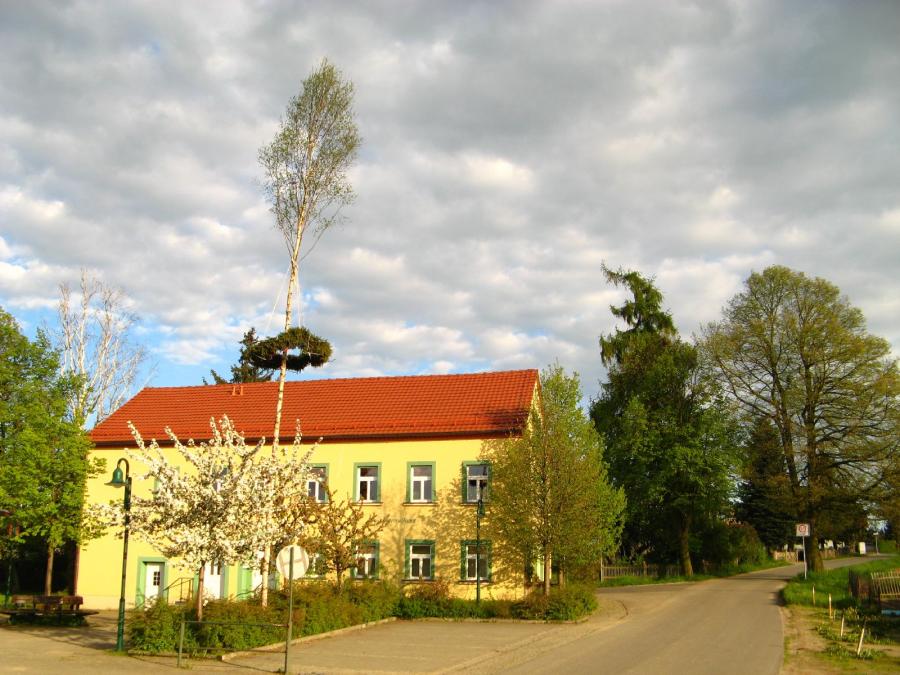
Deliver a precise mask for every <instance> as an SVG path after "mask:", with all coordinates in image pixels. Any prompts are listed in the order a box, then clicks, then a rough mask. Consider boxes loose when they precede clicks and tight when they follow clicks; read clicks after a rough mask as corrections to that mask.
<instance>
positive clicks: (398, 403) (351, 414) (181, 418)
mask: <svg viewBox="0 0 900 675" xmlns="http://www.w3.org/2000/svg"><path fill="white" fill-rule="evenodd" d="M537 384H538V372H537V371H536V370H511V371H505V372H491V373H475V374H468V375H416V376H406V377H365V378H352V379H336V380H304V381H297V382H287V383H285V390H284V411H283V414H282V422H281V438H282V440H283V441H285V442H289V441H290V440H292V439H293V437H294V428H295V424H296V420H298V419H299V420H300V423H301V426H302V430H303V436H304V438H306V439H309V440H314V439H318V438H319V437H324V439H325V440H326V441H329V440H365V439H387V438H391V439H393V438H411V437H434V436H470V437H472V436H474V437H496V436H505V435H508V434H509V433H517V432H520V431H521V429H522V427H523V425H524V423H525V420H526V418H527V416H528V412H529V410H530V408H531V402H532V398H533V397H534V394H535V390H536V387H537ZM277 396H278V383H277V382H261V383H255V384H244V385H240V384H237V385H231V384H227V385H210V386H198V387H147V388H146V389H142V390H141V391H140V392H138V394H137V395H136V396H135V397H134V398H132V399H131V400H130V401H128V402H127V403H126V404H125V405H123V406H122V407H121V408H119V409H118V410H117V411H116V412H114V413H113V414H112V415H110V416H109V417H108V418H106V419H105V420H104V421H103V422H101V423H100V424H98V425H97V426H96V427H95V428H94V430H93V431H92V432H91V439H92V440H93V441H94V444H95V445H97V446H110V445H116V446H119V447H121V446H122V444H129V445H130V444H131V442H132V438H131V433H130V431H129V430H128V422H129V421H131V422H133V423H134V425H135V427H137V429H138V431H139V432H140V433H141V436H143V437H144V439H145V440H149V439H151V438H155V439H157V440H158V441H159V442H160V443H163V442H164V441H165V440H166V439H167V436H166V433H165V428H166V427H167V426H168V427H170V428H171V429H172V431H173V432H175V434H176V436H177V437H178V438H179V439H181V440H183V441H186V440H187V439H189V438H193V439H194V440H197V441H200V440H206V439H207V438H209V421H210V418H212V417H215V418H216V419H219V418H221V417H222V415H228V417H229V418H230V419H231V420H232V421H233V422H234V424H235V427H236V428H237V430H238V431H240V432H242V433H243V434H244V435H245V436H246V437H247V440H248V441H249V440H256V439H258V438H260V437H263V436H265V437H266V438H270V437H271V435H272V431H273V429H274V425H275V402H276V399H277Z"/></svg>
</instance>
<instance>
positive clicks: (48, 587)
mask: <svg viewBox="0 0 900 675" xmlns="http://www.w3.org/2000/svg"><path fill="white" fill-rule="evenodd" d="M54 553H55V551H54V550H53V546H52V545H49V546H47V572H46V573H45V574H44V595H50V594H51V593H53V557H54Z"/></svg>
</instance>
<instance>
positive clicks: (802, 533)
mask: <svg viewBox="0 0 900 675" xmlns="http://www.w3.org/2000/svg"><path fill="white" fill-rule="evenodd" d="M797 536H798V537H808V536H809V523H797Z"/></svg>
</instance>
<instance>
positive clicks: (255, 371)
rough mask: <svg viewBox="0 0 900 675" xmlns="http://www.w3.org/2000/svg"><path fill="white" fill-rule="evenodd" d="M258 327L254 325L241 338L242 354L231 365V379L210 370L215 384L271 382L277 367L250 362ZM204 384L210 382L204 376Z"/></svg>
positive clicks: (256, 341)
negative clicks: (261, 365) (266, 366)
mask: <svg viewBox="0 0 900 675" xmlns="http://www.w3.org/2000/svg"><path fill="white" fill-rule="evenodd" d="M258 342H259V338H257V337H256V329H255V328H253V327H252V326H251V327H250V330H248V331H247V332H246V333H244V337H243V338H241V342H240V345H241V355H240V356H239V357H238V362H237V363H236V364H234V365H233V366H231V379H230V380H226V379H225V378H224V377H222V376H221V375H219V374H218V373H217V372H216V371H215V370H210V371H209V374H210V375H211V376H212V379H213V384H244V383H246V382H269V381H270V380H271V379H272V375H273V374H274V373H275V368H263V367H260V366H258V365H255V364H254V363H251V362H250V351H251V350H252V349H253V348H254V347H255V346H256V345H257V343H258ZM203 384H208V383H207V381H206V379H205V378H204V380H203Z"/></svg>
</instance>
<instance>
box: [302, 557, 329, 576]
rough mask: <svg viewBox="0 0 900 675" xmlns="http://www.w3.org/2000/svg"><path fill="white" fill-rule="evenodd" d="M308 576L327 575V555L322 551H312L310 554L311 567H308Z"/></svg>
mask: <svg viewBox="0 0 900 675" xmlns="http://www.w3.org/2000/svg"><path fill="white" fill-rule="evenodd" d="M306 576H308V577H322V576H325V556H323V555H322V554H321V553H311V554H310V556H309V567H307V568H306Z"/></svg>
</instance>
